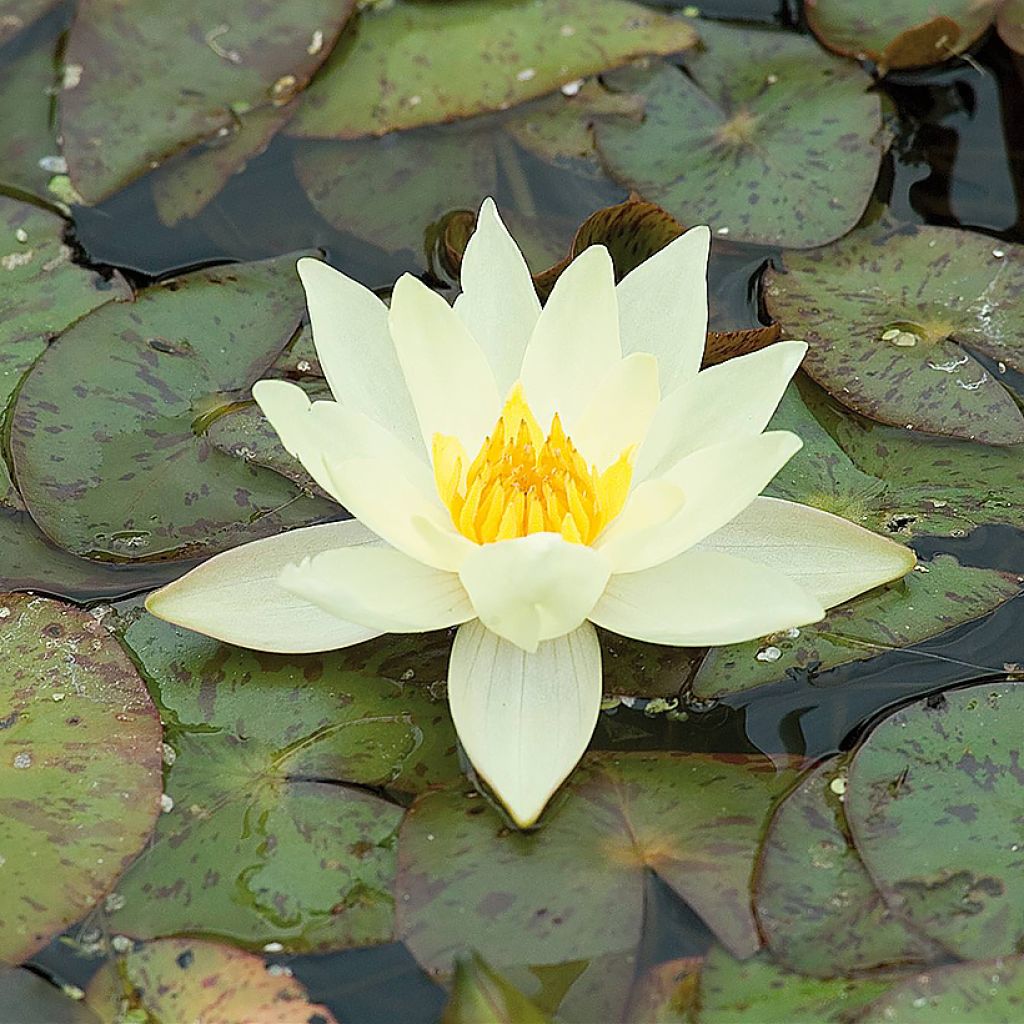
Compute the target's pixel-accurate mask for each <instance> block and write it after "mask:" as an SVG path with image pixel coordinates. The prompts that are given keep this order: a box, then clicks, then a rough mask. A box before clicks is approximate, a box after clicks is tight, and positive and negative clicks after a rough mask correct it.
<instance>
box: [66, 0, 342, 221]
mask: <svg viewBox="0 0 1024 1024" xmlns="http://www.w3.org/2000/svg"><path fill="white" fill-rule="evenodd" d="M354 6H355V3H354V0H339V2H338V3H335V4H330V5H327V6H325V5H324V4H323V3H321V2H320V0H295V2H292V3H287V4H269V5H263V6H260V5H254V4H253V3H252V0H224V2H223V3H220V4H218V5H217V6H216V8H204V9H196V8H193V7H191V6H189V5H187V4H173V3H172V4H168V3H164V2H163V0H137V2H134V3H132V5H131V7H130V8H126V7H125V6H124V5H123V4H122V3H121V2H120V0H82V2H80V3H79V4H78V7H77V12H76V15H75V20H74V22H73V23H72V26H71V32H70V34H69V36H68V42H67V49H66V51H65V54H64V63H65V68H66V69H68V70H67V71H66V72H65V84H64V89H63V90H62V92H61V94H60V98H59V107H60V131H61V135H62V136H63V139H64V155H65V156H66V157H67V161H68V168H69V172H70V175H71V181H72V182H73V184H74V186H75V188H76V189H77V190H78V192H79V194H80V195H82V196H83V197H84V199H85V201H86V202H88V203H96V202H99V201H100V200H101V199H104V198H106V197H107V196H109V195H111V194H112V193H114V192H116V191H117V190H118V189H120V188H123V187H124V186H125V185H127V184H128V183H129V182H130V181H132V180H133V179H135V178H137V177H139V176H140V175H142V174H144V173H145V172H146V171H148V170H150V169H151V168H152V167H155V166H156V165H157V164H159V163H160V162H162V161H163V160H165V159H166V158H167V157H169V156H171V155H173V154H174V153H176V152H178V151H179V150H182V149H184V148H186V147H187V146H190V145H192V144H193V143H195V142H198V141H200V140H202V139H206V138H210V137H211V136H214V135H216V134H217V132H218V131H219V130H220V129H221V128H225V127H226V128H230V127H231V125H232V123H233V121H234V118H235V116H236V113H237V112H239V111H241V110H247V109H250V108H252V107H258V106H262V105H264V104H266V103H268V102H271V101H275V102H283V101H287V100H288V99H290V98H291V97H292V96H293V95H294V94H295V93H296V92H297V91H298V90H300V89H302V88H303V87H304V86H305V85H306V83H307V82H308V81H309V79H310V78H311V77H312V75H313V72H314V71H316V69H317V68H318V67H319V66H320V65H321V64H322V63H323V61H324V60H325V58H326V57H327V56H328V54H329V53H330V52H331V48H332V47H333V45H334V41H335V39H336V38H337V36H338V33H339V32H340V31H341V28H342V26H343V25H344V23H345V22H346V21H347V20H348V17H349V15H350V14H351V13H352V10H353V8H354ZM69 72H70V74H69Z"/></svg>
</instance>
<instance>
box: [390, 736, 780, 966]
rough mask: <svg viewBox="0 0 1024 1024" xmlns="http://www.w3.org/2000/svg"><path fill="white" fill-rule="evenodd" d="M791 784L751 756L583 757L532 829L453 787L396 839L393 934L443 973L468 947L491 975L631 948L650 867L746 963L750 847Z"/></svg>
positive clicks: (419, 809)
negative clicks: (511, 825)
mask: <svg viewBox="0 0 1024 1024" xmlns="http://www.w3.org/2000/svg"><path fill="white" fill-rule="evenodd" d="M794 764H795V762H794ZM793 778H794V767H793V766H792V765H789V764H784V765H782V766H777V765H775V764H773V763H772V762H771V761H769V760H768V759H767V758H761V757H744V756H738V755H737V756H726V755H702V754H677V753H669V752H658V753H640V752H632V753H627V754H610V753H608V754H605V753H597V754H590V755H589V756H588V757H587V758H586V760H585V761H584V766H583V767H581V768H580V769H577V772H576V774H575V775H574V776H573V778H572V780H571V781H570V783H569V785H568V788H567V792H566V794H565V797H564V799H563V800H562V801H560V802H557V803H556V805H555V806H554V807H552V808H551V810H550V811H549V813H548V816H547V818H546V820H545V821H544V822H542V825H541V828H540V829H539V830H538V831H536V832H533V833H530V834H523V833H517V832H512V831H510V830H509V829H507V828H505V827H504V826H503V825H502V822H501V820H500V819H499V818H498V816H497V815H496V814H495V813H494V812H493V811H491V810H490V809H489V808H488V807H487V806H486V804H484V803H483V802H482V801H481V800H480V798H479V797H478V796H477V795H476V794H475V793H469V794H467V790H466V787H465V785H462V786H459V787H451V788H449V789H447V790H441V791H435V792H429V793H426V794H424V795H423V796H421V797H420V798H419V799H418V800H417V802H416V803H415V804H414V805H413V807H412V808H411V809H410V811H409V812H408V814H407V815H406V818H405V820H404V821H403V823H402V828H401V832H400V836H399V874H398V881H397V885H396V893H397V895H398V899H397V907H398V933H399V936H400V937H401V938H402V940H403V941H404V942H405V943H406V944H407V945H408V946H409V948H410V949H411V950H412V952H413V954H414V955H415V956H416V958H417V959H418V960H419V961H420V963H421V964H423V966H424V967H425V968H426V969H428V970H431V971H435V972H442V973H443V972H446V971H448V970H450V968H451V963H452V960H453V958H454V957H457V956H460V955H463V954H465V953H467V952H468V951H470V950H476V951H477V952H479V954H480V955H481V956H483V957H485V958H486V959H487V960H488V962H489V963H491V964H492V965H494V966H495V967H496V968H498V969H502V968H503V967H505V966H506V965H515V964H526V963H530V964H534V965H540V964H558V963H564V962H568V961H585V960H590V959H592V958H595V957H600V956H605V955H608V954H616V953H621V952H623V951H628V952H632V951H633V949H634V947H635V946H636V943H637V941H638V939H639V937H640V929H641V924H642V918H643V904H644V874H645V872H646V871H647V870H648V869H650V870H653V871H655V872H656V873H657V874H658V875H659V876H660V877H661V878H662V879H663V880H664V881H665V883H666V884H667V885H669V886H670V887H671V888H672V889H674V890H675V891H676V892H677V893H679V894H680V895H681V896H682V897H683V898H684V899H685V900H687V902H688V903H689V904H690V905H691V906H692V907H693V908H694V909H695V910H696V911H697V912H698V913H700V914H701V916H702V917H703V918H704V920H705V921H706V922H707V923H708V924H709V925H710V927H712V928H713V929H714V930H715V932H716V934H717V935H718V936H719V937H720V938H721V940H722V941H723V942H725V943H727V944H728V945H729V947H730V948H732V949H733V950H735V951H736V952H737V954H739V955H741V956H749V955H750V954H752V953H753V952H755V951H756V950H757V948H758V946H759V945H760V939H759V938H758V935H757V930H756V927H755V925H754V920H753V915H752V911H751V907H750V889H749V886H750V874H751V868H752V865H753V857H754V851H755V849H756V846H757V843H758V841H759V838H760V836H761V833H762V830H763V827H764V823H765V819H766V817H767V815H768V813H769V811H770V810H771V807H772V805H773V803H774V802H775V800H776V799H777V797H778V796H779V794H780V793H781V792H782V791H784V789H785V788H786V787H787V786H788V785H789V784H791V783H792V781H793Z"/></svg>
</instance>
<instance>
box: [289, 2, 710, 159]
mask: <svg viewBox="0 0 1024 1024" xmlns="http://www.w3.org/2000/svg"><path fill="white" fill-rule="evenodd" d="M696 40H697V36H696V33H695V32H694V31H693V29H692V28H691V27H690V26H689V25H688V24H687V23H685V22H683V21H682V20H680V19H677V18H672V17H670V16H668V15H665V14H660V13H657V12H655V11H651V10H649V9H648V8H646V7H642V6H640V5H639V4H634V3H628V2H626V0H534V2H530V3H508V2H506V0H460V2H459V3H445V4H438V3H434V4H416V3H398V4H395V5H394V6H390V5H389V6H388V8H387V9H385V10H381V11H369V12H366V13H365V14H364V15H363V16H362V17H361V18H360V20H359V22H358V24H357V25H356V26H355V31H354V32H353V34H352V36H351V37H350V38H349V39H347V40H345V41H343V44H342V45H340V46H339V47H338V48H337V49H336V51H335V52H334V54H332V56H331V59H330V60H329V61H328V62H327V64H326V65H325V67H324V69H323V71H322V72H321V74H320V75H318V76H317V79H316V81H315V82H314V83H313V84H312V85H311V86H310V88H309V89H308V90H307V92H306V94H305V95H304V96H303V98H302V105H301V107H300V109H299V113H298V115H297V116H296V118H295V121H294V122H293V123H292V126H291V128H290V129H289V131H290V132H292V133H293V134H296V135H301V136H304V137H306V138H318V139H354V138H360V137H362V136H365V135H384V134H386V133H387V132H391V131H395V130H396V129H404V128H417V127H421V126H423V125H431V124H440V123H442V122H446V121H453V120H456V119H459V118H466V117H471V116H472V115H474V114H483V113H488V112H491V111H496V110H507V109H508V108H509V107H512V106H515V105H516V104H517V103H522V102H523V101H525V100H529V99H533V98H534V97H537V96H543V95H544V94H545V93H549V92H552V91H554V90H555V89H557V88H558V87H559V86H560V85H563V84H565V83H567V82H573V81H576V80H578V79H580V78H584V77H586V76H587V75H592V74H595V73H597V72H598V71H604V70H607V69H609V68H614V67H618V66H620V65H622V64H625V63H626V62H628V61H630V60H632V59H633V58H635V57H640V56H643V55H644V54H669V53H677V52H679V51H680V50H685V49H686V48H687V47H690V46H692V45H693V44H694V43H695V42H696ZM453 67H457V68H458V69H459V73H458V75H457V76H455V77H454V78H453V76H452V68H453Z"/></svg>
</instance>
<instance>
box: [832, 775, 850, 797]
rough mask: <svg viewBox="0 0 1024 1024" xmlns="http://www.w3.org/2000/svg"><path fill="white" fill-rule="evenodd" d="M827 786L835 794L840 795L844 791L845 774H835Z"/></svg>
mask: <svg viewBox="0 0 1024 1024" xmlns="http://www.w3.org/2000/svg"><path fill="white" fill-rule="evenodd" d="M828 788H829V789H830V790H832V792H833V793H835V795H836V796H842V795H843V794H844V793H845V792H846V776H845V775H837V776H836V777H835V778H834V779H833V780H832V781H831V782H830V783H829V784H828Z"/></svg>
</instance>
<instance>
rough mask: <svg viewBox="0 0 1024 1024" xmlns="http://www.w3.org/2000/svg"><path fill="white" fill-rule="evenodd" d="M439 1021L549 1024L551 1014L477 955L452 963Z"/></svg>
mask: <svg viewBox="0 0 1024 1024" xmlns="http://www.w3.org/2000/svg"><path fill="white" fill-rule="evenodd" d="M441 1024H551V1018H550V1017H549V1016H548V1015H547V1014H546V1013H544V1011H543V1010H541V1009H540V1008H539V1007H538V1006H537V1005H536V1004H535V1003H533V1002H531V1001H530V1000H529V999H527V998H526V996H524V995H523V994H522V992H520V991H519V989H517V988H516V987H515V986H514V985H513V984H512V983H511V982H510V981H509V980H508V979H507V978H504V977H502V976H501V975H500V974H499V973H498V972H497V971H495V970H494V968H492V967H490V966H488V964H487V963H486V962H485V961H484V960H483V959H481V958H480V957H479V956H471V957H468V958H466V959H465V960H460V961H459V963H458V964H457V965H456V967H455V979H454V981H453V983H452V997H451V1000H450V1001H449V1003H448V1005H447V1006H446V1007H445V1010H444V1016H443V1017H442V1018H441Z"/></svg>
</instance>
